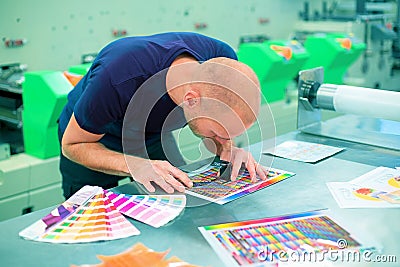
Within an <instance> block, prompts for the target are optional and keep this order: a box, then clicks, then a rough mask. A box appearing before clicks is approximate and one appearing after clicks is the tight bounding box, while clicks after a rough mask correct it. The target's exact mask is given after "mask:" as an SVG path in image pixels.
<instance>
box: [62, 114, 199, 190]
mask: <svg viewBox="0 0 400 267" xmlns="http://www.w3.org/2000/svg"><path fill="white" fill-rule="evenodd" d="M103 136H104V135H103V134H93V133H90V132H88V131H86V130H84V129H82V128H81V127H80V126H79V124H78V122H77V121H76V119H75V116H74V114H72V116H71V119H70V121H69V123H68V125H67V128H66V130H65V132H64V136H63V138H62V141H61V149H62V153H63V155H64V156H65V157H67V158H68V159H70V160H72V161H74V162H76V163H78V164H81V165H84V166H85V167H87V168H89V169H92V170H95V171H100V172H104V173H107V174H112V175H120V176H131V175H132V177H133V178H134V179H135V180H136V181H138V182H139V183H141V184H143V185H144V186H145V188H146V189H147V190H148V191H150V192H154V191H155V188H154V186H153V185H152V184H151V182H154V183H156V184H158V185H159V186H160V187H161V188H162V189H163V190H164V191H166V192H167V193H173V192H174V188H175V189H176V190H178V191H181V192H183V191H185V188H184V186H183V185H182V183H184V184H185V185H186V186H189V187H191V186H192V185H193V184H192V182H191V181H190V179H189V178H188V177H187V175H186V174H185V173H184V172H182V171H181V170H179V169H178V168H176V167H174V166H172V165H171V164H170V163H168V162H167V161H157V160H148V159H143V158H140V157H134V156H126V157H125V155H124V154H122V153H119V152H116V151H113V150H110V149H108V148H106V147H105V146H104V145H102V144H101V143H99V142H98V141H99V140H100V139H101V138H102V137H103ZM127 162H129V166H128V164H127ZM177 179H179V180H180V181H181V182H182V183H181V182H179V181H178V180H177Z"/></svg>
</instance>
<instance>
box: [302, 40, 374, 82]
mask: <svg viewBox="0 0 400 267" xmlns="http://www.w3.org/2000/svg"><path fill="white" fill-rule="evenodd" d="M304 47H305V48H306V49H307V51H308V52H309V53H310V59H309V60H308V61H307V62H306V64H305V65H304V69H312V68H316V67H323V68H324V70H325V73H324V82H326V83H333V84H343V77H344V75H345V74H346V71H347V70H348V68H349V67H350V66H351V65H352V64H353V63H354V62H355V61H356V60H357V59H358V57H359V56H360V55H361V53H362V52H363V51H364V50H365V47H366V46H365V44H364V43H362V42H360V41H359V40H357V39H356V38H353V37H351V36H349V35H345V34H340V33H329V34H325V33H319V34H314V35H310V36H308V37H307V38H306V40H305V42H304Z"/></svg>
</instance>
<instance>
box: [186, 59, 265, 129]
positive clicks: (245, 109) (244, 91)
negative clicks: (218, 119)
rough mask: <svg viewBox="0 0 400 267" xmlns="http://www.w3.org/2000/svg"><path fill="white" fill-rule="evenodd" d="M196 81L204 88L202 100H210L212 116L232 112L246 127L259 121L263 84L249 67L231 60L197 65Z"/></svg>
mask: <svg viewBox="0 0 400 267" xmlns="http://www.w3.org/2000/svg"><path fill="white" fill-rule="evenodd" d="M192 82H193V83H195V84H196V87H201V97H202V98H203V99H204V98H207V99H208V100H209V101H203V104H204V105H205V109H206V110H209V111H210V113H211V112H222V113H223V112H224V110H226V111H228V110H231V111H233V112H235V113H236V114H238V116H239V117H240V118H241V120H242V121H243V123H244V124H251V123H253V122H254V121H255V119H256V116H257V114H258V111H259V106H260V97H261V96H260V85H259V81H258V78H257V76H256V74H255V73H254V71H253V70H252V69H251V68H250V67H249V66H247V65H246V64H243V63H241V62H238V61H236V60H233V59H230V58H224V57H218V58H213V59H210V60H208V61H206V62H204V63H202V64H200V65H198V66H197V68H196V71H195V73H194V75H193V80H192ZM213 100H214V101H213ZM227 113H228V112H227Z"/></svg>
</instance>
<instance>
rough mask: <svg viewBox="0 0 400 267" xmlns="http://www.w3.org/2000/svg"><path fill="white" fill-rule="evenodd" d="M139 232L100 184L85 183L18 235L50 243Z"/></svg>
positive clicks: (104, 238)
mask: <svg viewBox="0 0 400 267" xmlns="http://www.w3.org/2000/svg"><path fill="white" fill-rule="evenodd" d="M138 234H140V232H139V230H138V229H137V228H136V227H134V226H133V225H132V224H131V223H130V222H129V221H128V220H127V219H126V218H125V217H124V216H122V215H121V213H119V212H118V211H117V210H116V209H115V208H114V206H113V205H112V203H111V202H110V201H109V199H108V198H107V197H105V195H104V191H103V189H102V188H101V187H97V186H94V187H93V186H85V187H83V188H81V189H80V190H79V191H78V192H77V193H76V194H74V195H73V196H72V197H71V198H69V199H68V200H67V201H65V202H64V203H63V204H62V205H60V206H59V207H58V208H56V209H54V210H53V211H52V212H51V213H50V214H48V215H46V216H45V217H43V218H42V219H41V220H39V221H37V222H36V223H34V224H33V225H31V226H29V227H28V228H26V229H24V230H22V231H21V232H20V233H19V235H20V236H21V237H23V238H25V239H30V240H34V241H41V242H50V243H84V242H93V241H100V240H113V239H119V238H124V237H128V236H132V235H138Z"/></svg>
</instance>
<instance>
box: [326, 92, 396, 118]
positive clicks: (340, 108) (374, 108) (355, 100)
mask: <svg viewBox="0 0 400 267" xmlns="http://www.w3.org/2000/svg"><path fill="white" fill-rule="evenodd" d="M333 104H334V106H335V110H336V111H337V112H341V113H350V114H356V115H361V116H366V117H373V118H380V119H387V120H395V121H400V92H394V91H387V90H378V89H370V88H363V87H355V86H348V85H337V90H336V92H335V96H334V99H333Z"/></svg>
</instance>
